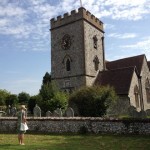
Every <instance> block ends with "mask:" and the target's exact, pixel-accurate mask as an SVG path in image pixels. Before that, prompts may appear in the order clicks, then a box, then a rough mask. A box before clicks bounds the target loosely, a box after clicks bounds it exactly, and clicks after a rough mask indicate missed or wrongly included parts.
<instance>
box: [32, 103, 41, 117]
mask: <svg viewBox="0 0 150 150" xmlns="http://www.w3.org/2000/svg"><path fill="white" fill-rule="evenodd" d="M33 114H34V117H41V108H40V107H39V106H38V105H37V104H36V105H35V107H34V108H33Z"/></svg>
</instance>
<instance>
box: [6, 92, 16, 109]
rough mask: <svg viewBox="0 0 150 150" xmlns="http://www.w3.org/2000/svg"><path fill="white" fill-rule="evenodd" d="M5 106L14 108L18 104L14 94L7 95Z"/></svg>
mask: <svg viewBox="0 0 150 150" xmlns="http://www.w3.org/2000/svg"><path fill="white" fill-rule="evenodd" d="M5 103H6V106H9V105H10V106H15V105H16V104H17V103H18V97H17V95H15V94H11V95H8V96H7V98H6V101H5Z"/></svg>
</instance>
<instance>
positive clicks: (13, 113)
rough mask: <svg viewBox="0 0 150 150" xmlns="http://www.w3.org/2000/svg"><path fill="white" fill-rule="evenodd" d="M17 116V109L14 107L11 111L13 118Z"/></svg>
mask: <svg viewBox="0 0 150 150" xmlns="http://www.w3.org/2000/svg"><path fill="white" fill-rule="evenodd" d="M16 114H17V109H16V107H12V109H11V116H12V117H15V116H16Z"/></svg>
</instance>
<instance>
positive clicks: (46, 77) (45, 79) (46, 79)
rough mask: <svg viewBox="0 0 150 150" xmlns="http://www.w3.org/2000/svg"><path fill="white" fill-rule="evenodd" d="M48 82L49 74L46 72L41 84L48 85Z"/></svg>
mask: <svg viewBox="0 0 150 150" xmlns="http://www.w3.org/2000/svg"><path fill="white" fill-rule="evenodd" d="M50 82H51V74H49V73H48V72H46V73H45V75H44V77H43V84H47V83H50Z"/></svg>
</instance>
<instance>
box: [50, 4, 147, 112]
mask: <svg viewBox="0 0 150 150" xmlns="http://www.w3.org/2000/svg"><path fill="white" fill-rule="evenodd" d="M50 23H51V29H50V31H51V77H52V80H54V81H55V82H56V83H57V84H58V86H59V88H60V89H61V90H63V91H66V92H71V91H73V90H76V89H79V88H80V87H83V86H93V85H100V86H107V85H110V86H112V87H114V90H115V91H116V93H117V95H118V96H119V99H120V102H121V106H122V109H123V110H127V109H128V107H130V106H133V107H135V108H136V111H137V112H140V111H142V110H143V111H147V110H150V61H147V58H146V56H145V55H144V54H143V55H138V56H133V57H128V58H123V59H119V60H114V61H108V60H105V45H104V33H105V32H104V27H103V22H102V21H100V20H99V19H98V18H96V17H95V16H94V15H93V14H91V13H90V12H89V11H87V10H86V9H85V8H83V7H80V8H79V9H78V11H76V10H72V11H71V13H65V14H64V15H63V17H62V16H58V17H57V18H56V19H55V18H52V19H51V20H50Z"/></svg>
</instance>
